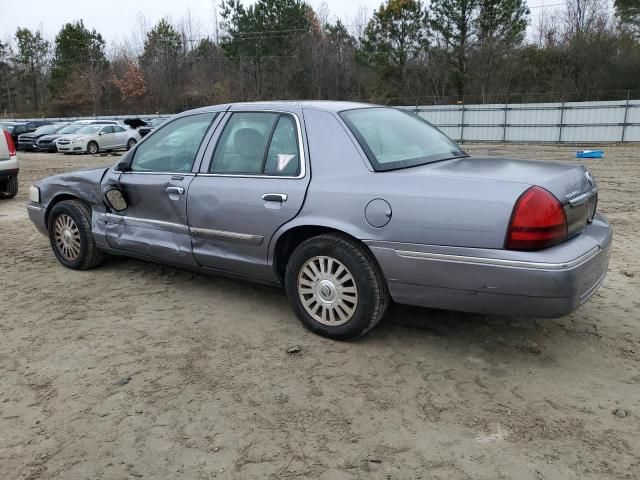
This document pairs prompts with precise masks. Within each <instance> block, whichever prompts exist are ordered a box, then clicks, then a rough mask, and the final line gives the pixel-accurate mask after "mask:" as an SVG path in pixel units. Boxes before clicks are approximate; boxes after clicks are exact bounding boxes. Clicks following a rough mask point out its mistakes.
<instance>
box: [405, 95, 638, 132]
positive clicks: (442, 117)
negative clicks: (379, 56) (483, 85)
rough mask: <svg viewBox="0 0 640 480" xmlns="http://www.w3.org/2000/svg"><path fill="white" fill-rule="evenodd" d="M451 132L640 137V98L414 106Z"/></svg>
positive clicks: (424, 116) (433, 121)
mask: <svg viewBox="0 0 640 480" xmlns="http://www.w3.org/2000/svg"><path fill="white" fill-rule="evenodd" d="M413 110H415V111H416V112H417V113H418V114H419V115H420V116H422V117H423V118H425V119H427V120H428V121H430V122H431V123H433V124H434V125H436V126H437V127H439V128H440V129H441V130H442V131H444V132H445V133H446V134H447V135H449V136H450V137H451V138H454V139H456V140H458V141H483V142H501V141H506V142H568V143H605V142H640V100H628V101H627V100H620V101H610V102H567V103H524V104H506V105H500V104H492V105H446V106H440V105H437V106H429V105H426V106H419V107H413Z"/></svg>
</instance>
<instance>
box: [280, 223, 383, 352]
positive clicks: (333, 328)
mask: <svg viewBox="0 0 640 480" xmlns="http://www.w3.org/2000/svg"><path fill="white" fill-rule="evenodd" d="M319 258H329V259H333V260H334V262H332V263H333V264H334V265H335V261H336V260H337V262H339V263H341V264H342V266H343V267H345V268H346V270H347V273H348V274H350V275H351V277H352V278H351V280H352V283H354V284H355V287H356V292H357V297H356V302H352V305H354V311H353V314H352V315H351V316H350V318H348V320H346V321H345V323H342V324H339V325H327V324H325V323H321V322H320V321H319V320H316V319H315V318H314V317H313V316H312V314H311V313H310V312H309V311H308V310H307V308H306V307H305V306H304V305H303V302H302V299H301V297H304V296H305V295H311V294H308V293H303V292H304V289H305V287H304V285H303V286H302V292H300V291H299V279H301V278H303V276H304V273H302V271H303V269H304V268H306V266H307V265H309V263H310V262H313V261H318V260H314V259H319ZM328 265H329V264H328V262H327V263H326V264H325V267H326V269H327V272H328V271H329V270H332V269H331V268H330V267H329V266H328ZM338 269H339V266H338V267H337V268H335V267H334V270H338ZM342 275H345V274H342ZM336 277H338V275H336ZM343 278H344V277H343ZM302 281H305V282H307V280H306V279H305V280H302ZM338 283H339V282H338ZM317 285H318V284H317V283H316V287H315V289H316V291H317V290H318V287H317ZM285 288H286V292H287V297H288V298H289V300H290V302H291V304H292V306H293V310H294V311H295V313H296V315H297V316H298V319H299V320H300V321H301V322H302V324H303V325H304V326H305V327H307V328H308V329H309V330H311V331H312V332H314V333H317V334H319V335H322V336H324V337H328V338H332V339H334V340H353V339H356V338H358V337H361V336H363V335H364V334H366V333H367V332H368V331H369V330H371V329H372V328H373V327H375V326H376V324H377V323H378V322H379V321H380V320H381V319H382V317H383V316H384V314H385V311H386V309H387V306H388V304H389V292H388V289H387V284H386V281H385V279H384V276H383V275H382V272H381V271H380V267H379V266H378V264H377V262H376V260H375V259H374V258H373V255H372V254H371V252H369V251H368V250H367V249H366V248H365V247H363V246H362V245H360V244H359V243H357V242H355V241H353V240H351V239H350V238H349V237H347V236H345V235H340V234H324V235H319V236H317V237H313V238H311V239H309V240H306V241H305V242H303V243H301V244H300V245H299V246H298V247H297V248H296V249H295V250H294V252H293V253H292V254H291V257H290V258H289V261H288V262H287V268H286V271H285ZM306 288H307V289H311V287H306ZM320 290H321V289H320ZM332 296H333V294H332ZM308 298H309V300H310V297H308ZM317 298H320V297H317ZM334 298H335V297H334ZM316 304H317V305H320V302H316ZM325 305H326V304H325ZM310 308H312V307H310ZM332 308H333V307H332ZM324 310H325V309H324V308H321V311H322V314H321V316H322V318H323V319H324V317H325V312H324ZM341 313H342V314H344V313H345V312H344V311H342V312H341ZM344 316H345V317H348V314H347V315H344ZM327 317H328V314H327ZM326 320H329V319H328V318H327V319H326ZM340 321H342V320H340Z"/></svg>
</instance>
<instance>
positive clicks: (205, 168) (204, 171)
mask: <svg viewBox="0 0 640 480" xmlns="http://www.w3.org/2000/svg"><path fill="white" fill-rule="evenodd" d="M226 113H227V114H228V115H227V118H226V120H224V125H222V126H221V130H220V133H219V135H218V138H216V142H215V145H214V147H213V150H212V152H211V158H210V159H209V162H208V163H207V164H205V163H204V162H203V164H202V165H201V166H200V172H198V174H197V175H198V176H199V177H229V178H281V179H283V180H300V179H302V178H305V177H306V175H307V162H306V158H307V157H306V152H305V149H304V142H303V140H302V123H301V122H300V117H299V116H298V114H297V113H294V112H288V111H286V110H228V111H227V112H226ZM234 113H276V114H279V116H278V120H280V115H291V116H292V117H293V118H294V120H295V122H296V135H297V137H298V151H299V156H300V173H299V174H298V175H296V176H293V175H264V174H260V175H251V174H246V173H209V169H210V168H211V165H212V163H213V156H214V155H215V153H216V149H217V148H218V143H219V142H220V139H221V138H222V133H223V132H224V129H225V127H226V126H227V124H228V123H229V120H231V117H232V116H233V114H234ZM276 124H277V122H276Z"/></svg>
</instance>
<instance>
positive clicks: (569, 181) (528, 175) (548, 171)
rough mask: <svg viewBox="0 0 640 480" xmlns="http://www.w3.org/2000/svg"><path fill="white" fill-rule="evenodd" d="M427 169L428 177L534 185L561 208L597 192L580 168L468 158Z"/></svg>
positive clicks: (565, 165) (522, 161)
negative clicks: (557, 202)
mask: <svg viewBox="0 0 640 480" xmlns="http://www.w3.org/2000/svg"><path fill="white" fill-rule="evenodd" d="M426 167H430V173H431V174H437V175H447V176H460V177H472V178H482V179H485V180H496V181H506V182H516V183H523V184H527V185H537V186H539V187H542V188H544V189H546V190H548V191H549V192H551V193H552V194H553V195H554V196H555V197H556V198H557V199H558V200H559V201H560V203H562V204H563V205H564V204H566V203H568V202H573V203H575V202H576V199H577V200H578V201H579V200H580V197H581V196H582V195H585V194H589V193H591V192H592V191H593V190H594V189H596V183H595V180H594V179H593V177H592V176H591V174H590V173H588V170H587V169H586V167H584V166H583V165H571V164H565V163H559V162H547V161H544V162H543V161H534V160H513V159H509V158H493V157H467V158H459V159H454V160H449V161H444V162H437V163H433V164H431V165H427V166H426ZM425 173H426V172H425ZM594 193H595V192H594Z"/></svg>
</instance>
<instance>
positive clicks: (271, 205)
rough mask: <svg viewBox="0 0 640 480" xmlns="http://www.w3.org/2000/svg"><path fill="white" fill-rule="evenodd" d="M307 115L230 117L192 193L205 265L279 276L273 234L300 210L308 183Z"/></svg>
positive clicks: (197, 243)
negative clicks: (272, 258)
mask: <svg viewBox="0 0 640 480" xmlns="http://www.w3.org/2000/svg"><path fill="white" fill-rule="evenodd" d="M300 118H301V112H278V111H250V110H249V111H247V110H243V109H242V107H236V110H235V111H234V110H232V111H230V112H228V113H227V114H225V117H224V119H223V122H224V126H223V127H222V128H219V129H218V132H216V138H215V139H214V141H212V142H210V146H209V148H208V149H207V151H206V152H205V157H204V159H203V163H202V167H201V170H200V172H199V173H198V175H197V176H196V178H195V179H194V181H193V182H192V184H191V187H190V188H189V201H188V207H187V208H188V212H187V213H188V218H189V225H190V227H191V234H192V242H193V254H194V257H195V258H196V260H197V261H198V263H199V264H200V265H202V266H205V267H208V268H213V269H217V270H223V271H229V272H233V273H237V274H243V275H250V276H253V277H260V278H265V279H273V278H274V272H273V269H272V268H271V267H270V266H269V265H268V263H267V256H268V248H269V241H270V240H271V237H272V236H273V234H274V232H275V231H276V230H277V229H278V228H279V227H280V226H281V225H283V224H284V223H286V222H288V221H289V220H291V219H292V218H294V217H295V216H296V215H297V214H298V212H299V211H300V209H301V207H302V204H303V201H304V197H305V194H306V190H307V185H308V184H309V174H308V170H309V169H308V164H307V163H306V162H308V159H307V158H306V157H307V156H306V155H305V151H304V148H303V145H304V141H303V134H304V130H303V124H302V123H301V121H300Z"/></svg>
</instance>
